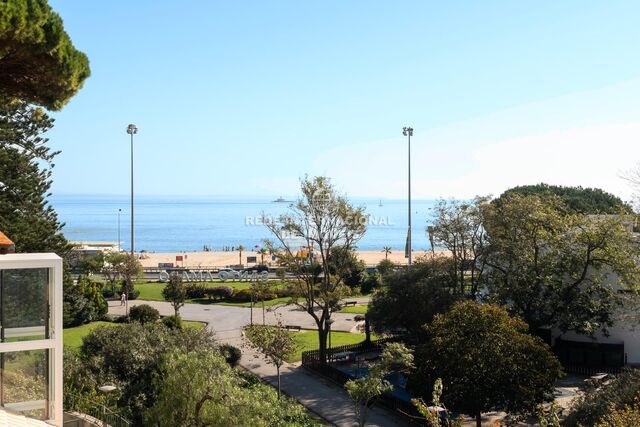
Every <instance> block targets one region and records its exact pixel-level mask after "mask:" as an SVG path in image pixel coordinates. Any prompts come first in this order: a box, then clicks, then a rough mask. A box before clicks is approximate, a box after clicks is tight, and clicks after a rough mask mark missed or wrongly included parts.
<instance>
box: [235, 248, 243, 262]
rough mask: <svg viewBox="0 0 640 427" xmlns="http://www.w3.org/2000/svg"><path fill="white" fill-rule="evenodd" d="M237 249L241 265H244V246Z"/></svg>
mask: <svg viewBox="0 0 640 427" xmlns="http://www.w3.org/2000/svg"><path fill="white" fill-rule="evenodd" d="M237 249H238V252H240V256H239V261H240V265H242V251H244V246H242V245H238V248H237Z"/></svg>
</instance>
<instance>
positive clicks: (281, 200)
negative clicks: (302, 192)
mask: <svg viewBox="0 0 640 427" xmlns="http://www.w3.org/2000/svg"><path fill="white" fill-rule="evenodd" d="M273 203H289V200H285V199H284V198H283V197H282V196H280V197H278V198H277V199H275V200H274V201H273Z"/></svg>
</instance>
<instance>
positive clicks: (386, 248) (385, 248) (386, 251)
mask: <svg viewBox="0 0 640 427" xmlns="http://www.w3.org/2000/svg"><path fill="white" fill-rule="evenodd" d="M382 252H384V259H389V254H390V253H391V248H390V247H389V246H385V247H384V248H382Z"/></svg>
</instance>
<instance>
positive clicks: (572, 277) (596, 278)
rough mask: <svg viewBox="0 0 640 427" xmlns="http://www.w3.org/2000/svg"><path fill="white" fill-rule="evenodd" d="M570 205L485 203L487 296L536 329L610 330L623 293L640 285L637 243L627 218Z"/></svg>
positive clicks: (536, 199) (552, 200)
mask: <svg viewBox="0 0 640 427" xmlns="http://www.w3.org/2000/svg"><path fill="white" fill-rule="evenodd" d="M565 207H566V205H565V204H564V203H563V202H562V200H561V199H560V198H559V197H557V196H553V195H529V196H523V195H520V194H518V193H510V194H507V195H504V196H502V198H501V199H500V202H499V203H487V204H485V205H484V208H483V209H484V211H485V212H484V218H485V221H484V227H485V229H486V231H487V235H488V240H489V248H488V250H487V252H486V255H485V257H486V258H485V259H486V264H487V265H488V266H489V271H488V274H487V281H486V283H487V289H488V296H489V299H490V300H492V301H494V302H497V303H500V304H505V305H507V306H508V307H509V308H510V310H511V311H512V312H513V313H515V314H517V315H518V316H520V317H521V318H522V319H523V320H525V321H526V322H527V323H528V324H529V326H530V327H531V329H532V330H533V331H535V330H536V329H537V328H541V327H543V328H554V327H555V328H558V329H560V330H561V331H567V330H575V331H577V332H579V333H593V332H595V331H598V330H606V328H607V327H608V326H611V324H612V322H613V319H612V314H613V312H614V309H615V307H616V305H617V304H618V302H619V301H620V295H619V294H618V290H619V289H620V288H622V289H629V290H634V289H637V288H638V284H639V280H640V279H639V278H640V268H639V266H638V264H637V261H636V260H637V259H638V257H639V256H640V246H639V245H638V242H637V241H636V240H635V238H634V237H633V235H632V233H631V232H630V231H629V228H628V225H629V224H628V220H627V218H625V217H624V216H621V215H601V216H596V217H594V216H592V215H585V214H581V213H574V212H567V210H566V208H565ZM612 278H613V279H614V280H612Z"/></svg>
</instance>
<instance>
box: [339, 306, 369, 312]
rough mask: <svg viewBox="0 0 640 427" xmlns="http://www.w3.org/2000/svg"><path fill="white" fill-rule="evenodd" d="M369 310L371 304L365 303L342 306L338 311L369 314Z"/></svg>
mask: <svg viewBox="0 0 640 427" xmlns="http://www.w3.org/2000/svg"><path fill="white" fill-rule="evenodd" d="M367 310H369V304H363V305H355V306H349V307H342V310H340V311H338V313H351V314H367Z"/></svg>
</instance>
